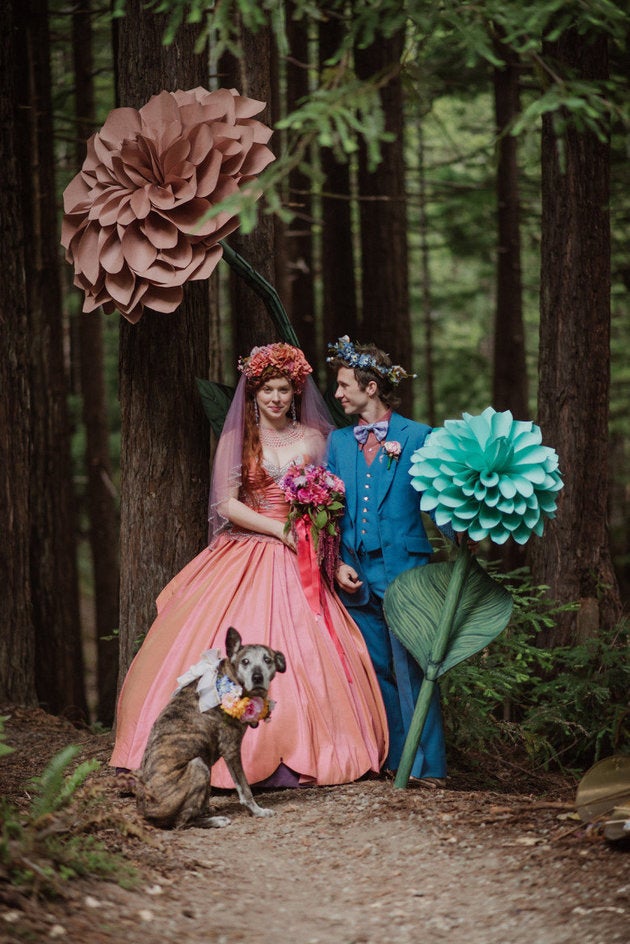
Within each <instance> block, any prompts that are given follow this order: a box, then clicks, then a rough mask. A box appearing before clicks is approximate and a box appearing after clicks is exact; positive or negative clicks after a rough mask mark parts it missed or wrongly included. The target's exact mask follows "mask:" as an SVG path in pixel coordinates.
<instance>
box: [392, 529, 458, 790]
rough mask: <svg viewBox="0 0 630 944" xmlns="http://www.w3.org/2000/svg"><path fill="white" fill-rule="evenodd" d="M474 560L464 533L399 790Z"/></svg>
mask: <svg viewBox="0 0 630 944" xmlns="http://www.w3.org/2000/svg"><path fill="white" fill-rule="evenodd" d="M472 560H473V558H472V556H471V553H470V551H469V550H468V541H467V539H466V536H465V535H464V536H463V537H462V543H461V545H460V548H459V554H458V555H457V558H456V559H455V564H454V566H453V573H452V574H451V579H450V581H449V584H448V590H447V591H446V598H445V600H444V608H443V610H442V615H441V616H440V622H439V624H438V627H437V631H436V635H435V643H434V646H433V649H432V652H431V670H432V671H430V672H429V671H427V673H425V676H424V678H423V680H422V684H421V686H420V691H419V693H418V699H417V701H416V707H415V709H414V712H413V717H412V719H411V725H410V726H409V732H408V734H407V738H406V740H405V746H404V747H403V752H402V757H401V758H400V763H399V765H398V770H397V772H396V779H395V780H394V786H395V787H396V788H397V789H399V790H404V789H405V787H406V786H407V784H408V783H409V777H410V775H411V768H412V767H413V762H414V759H415V756H416V753H417V751H418V745H419V744H420V738H421V737H422V731H423V730H424V725H425V722H426V720H427V714H428V713H429V705H430V703H431V695H432V692H433V687H434V685H435V679H436V678H437V670H439V667H440V665H441V663H442V662H443V660H444V656H445V655H446V653H447V651H448V644H449V640H450V636H451V632H452V628H453V619H454V617H455V613H456V612H457V607H458V606H459V601H460V598H461V595H462V590H463V588H464V584H465V582H466V577H467V576H468V572H469V570H470V568H471V565H472Z"/></svg>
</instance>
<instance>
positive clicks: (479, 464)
mask: <svg viewBox="0 0 630 944" xmlns="http://www.w3.org/2000/svg"><path fill="white" fill-rule="evenodd" d="M462 417H463V418H462V419H461V420H446V422H445V423H444V426H443V427H441V428H439V429H435V430H433V432H432V433H431V434H430V435H429V436H428V438H427V440H426V441H425V444H424V445H423V446H422V448H421V449H417V450H416V452H414V454H413V455H412V457H411V461H412V466H411V469H410V470H409V474H410V475H411V483H412V485H413V487H414V488H415V489H417V490H418V491H419V492H422V498H421V501H420V507H421V508H422V510H423V511H431V512H434V513H435V514H434V517H435V522H436V524H437V525H438V526H440V527H441V526H443V525H446V524H450V525H452V527H453V528H454V530H455V531H459V532H462V531H467V532H468V536H469V537H470V538H471V539H472V540H473V541H480V540H482V538H485V537H490V539H491V540H492V541H494V543H495V544H504V543H505V542H506V541H507V539H508V538H509V537H512V538H514V540H515V541H516V542H517V543H518V544H525V542H526V541H527V540H528V539H529V538H530V537H531V535H532V533H533V534H536V535H538V536H539V537H540V536H541V535H542V532H543V525H544V519H545V518H553V517H555V510H556V496H557V492H558V491H559V490H560V489H561V488H562V484H563V483H562V478H561V476H560V472H559V471H558V456H557V455H556V452H555V450H554V449H551V448H550V447H549V446H543V445H542V434H541V431H540V428H539V427H538V426H535V425H534V423H531V422H524V421H519V420H515V419H514V418H513V417H512V414H511V413H510V412H509V411H508V410H506V412H505V413H497V412H496V410H494V409H493V408H492V407H491V406H489V407H488V408H487V409H486V410H484V411H483V413H482V414H481V415H479V416H471V415H470V414H469V413H463V414H462Z"/></svg>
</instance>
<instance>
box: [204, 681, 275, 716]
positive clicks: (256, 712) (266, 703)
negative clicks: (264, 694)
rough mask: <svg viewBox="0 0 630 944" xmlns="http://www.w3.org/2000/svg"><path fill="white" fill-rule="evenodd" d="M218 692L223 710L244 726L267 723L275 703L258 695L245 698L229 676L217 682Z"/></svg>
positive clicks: (239, 687)
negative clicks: (261, 722)
mask: <svg viewBox="0 0 630 944" xmlns="http://www.w3.org/2000/svg"><path fill="white" fill-rule="evenodd" d="M217 692H218V695H219V698H220V699H221V701H220V705H221V709H222V710H223V711H224V712H225V713H226V715H230V716H231V717H232V718H238V720H239V721H242V722H243V724H254V723H256V722H258V721H267V720H268V719H269V715H270V714H271V712H272V710H273V708H274V706H275V702H274V701H272V700H271V699H270V698H259V697H258V696H257V695H253V696H247V695H246V696H245V697H243V689H242V688H241V686H240V685H238V684H237V683H236V682H233V681H232V679H230V678H228V677H227V675H222V676H221V678H219V679H218V680H217Z"/></svg>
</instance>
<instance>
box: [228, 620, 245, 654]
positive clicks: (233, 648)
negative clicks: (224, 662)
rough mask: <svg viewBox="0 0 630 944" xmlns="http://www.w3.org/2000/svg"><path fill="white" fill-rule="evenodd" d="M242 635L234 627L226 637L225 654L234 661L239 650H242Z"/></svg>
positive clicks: (231, 627)
mask: <svg viewBox="0 0 630 944" xmlns="http://www.w3.org/2000/svg"><path fill="white" fill-rule="evenodd" d="M241 643H242V640H241V635H240V633H239V631H238V630H237V629H234V627H233V626H230V628H229V629H228V631H227V635H226V637H225V652H226V655H227V657H228V659H233V658H234V656H235V655H236V653H237V652H238V650H239V649H240V648H241Z"/></svg>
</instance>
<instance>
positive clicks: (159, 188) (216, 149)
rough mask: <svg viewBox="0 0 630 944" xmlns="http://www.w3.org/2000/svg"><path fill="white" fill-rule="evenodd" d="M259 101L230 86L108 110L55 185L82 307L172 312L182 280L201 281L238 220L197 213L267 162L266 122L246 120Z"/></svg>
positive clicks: (248, 181)
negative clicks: (81, 155) (79, 162)
mask: <svg viewBox="0 0 630 944" xmlns="http://www.w3.org/2000/svg"><path fill="white" fill-rule="evenodd" d="M263 108H264V102H257V101H255V100H254V99H251V98H245V97H243V96H241V95H239V94H238V92H237V91H236V90H235V89H230V90H228V89H219V90H217V91H214V92H208V91H207V90H206V89H203V88H196V89H192V90H190V91H186V92H183V91H177V92H160V93H159V94H158V95H154V96H153V97H152V98H151V99H150V100H149V102H147V104H146V105H144V106H143V107H142V108H140V109H139V110H136V109H135V108H115V109H114V110H113V111H111V112H110V113H109V115H108V117H107V120H106V121H105V124H104V125H103V127H102V128H101V130H100V131H99V132H97V133H96V134H94V135H92V137H91V138H90V140H89V141H88V146H87V157H86V158H85V161H84V162H83V167H82V168H81V172H80V173H79V174H77V176H76V177H75V178H74V179H73V180H72V181H71V182H70V184H69V185H68V186H67V187H66V190H65V192H64V220H63V228H62V238H61V242H62V244H63V246H64V247H65V248H66V258H67V260H68V261H69V262H71V263H73V264H74V270H75V276H74V284H75V285H77V286H78V287H79V288H81V289H83V291H84V292H85V302H84V305H83V311H86V312H89V311H93V310H94V309H95V308H97V307H98V306H99V305H102V306H103V308H104V310H105V311H106V312H108V313H109V312H112V311H114V310H115V309H118V311H120V313H121V314H123V315H124V316H125V317H126V318H127V319H128V320H129V321H132V322H136V321H138V319H139V318H141V316H142V313H143V309H144V308H145V307H147V308H152V309H155V310H156V311H163V312H171V311H174V310H175V309H176V308H177V306H178V305H179V304H180V302H181V300H182V297H183V285H184V283H185V282H187V281H189V280H190V279H205V278H208V276H209V275H210V274H211V273H212V271H213V270H214V268H215V266H216V265H217V263H218V262H219V260H220V258H221V255H222V249H221V246H220V245H218V243H219V240H220V239H223V237H224V236H227V235H228V233H231V232H232V231H233V230H234V229H236V227H237V226H238V218H237V217H235V215H234V214H233V213H228V212H222V213H220V214H218V215H217V216H215V217H214V218H213V219H205V217H206V216H207V214H208V212H209V211H210V210H211V209H212V207H213V206H214V205H215V204H217V203H219V202H220V201H221V200H224V199H225V198H226V197H228V196H230V195H231V194H234V193H236V192H237V191H238V190H239V189H241V188H243V187H244V186H245V185H249V186H250V187H251V186H252V185H254V186H255V180H256V175H257V174H258V173H260V171H262V170H263V169H264V168H265V167H266V166H267V164H269V163H270V162H271V161H272V160H273V159H274V156H273V154H272V152H271V151H270V150H269V148H268V147H266V144H267V141H268V140H269V138H270V137H271V133H272V132H271V129H270V128H268V127H267V126H266V125H264V124H262V123H261V122H260V121H256V120H255V119H253V117H252V116H253V115H256V114H258V113H259V112H260V111H261V110H262V109H263Z"/></svg>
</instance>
